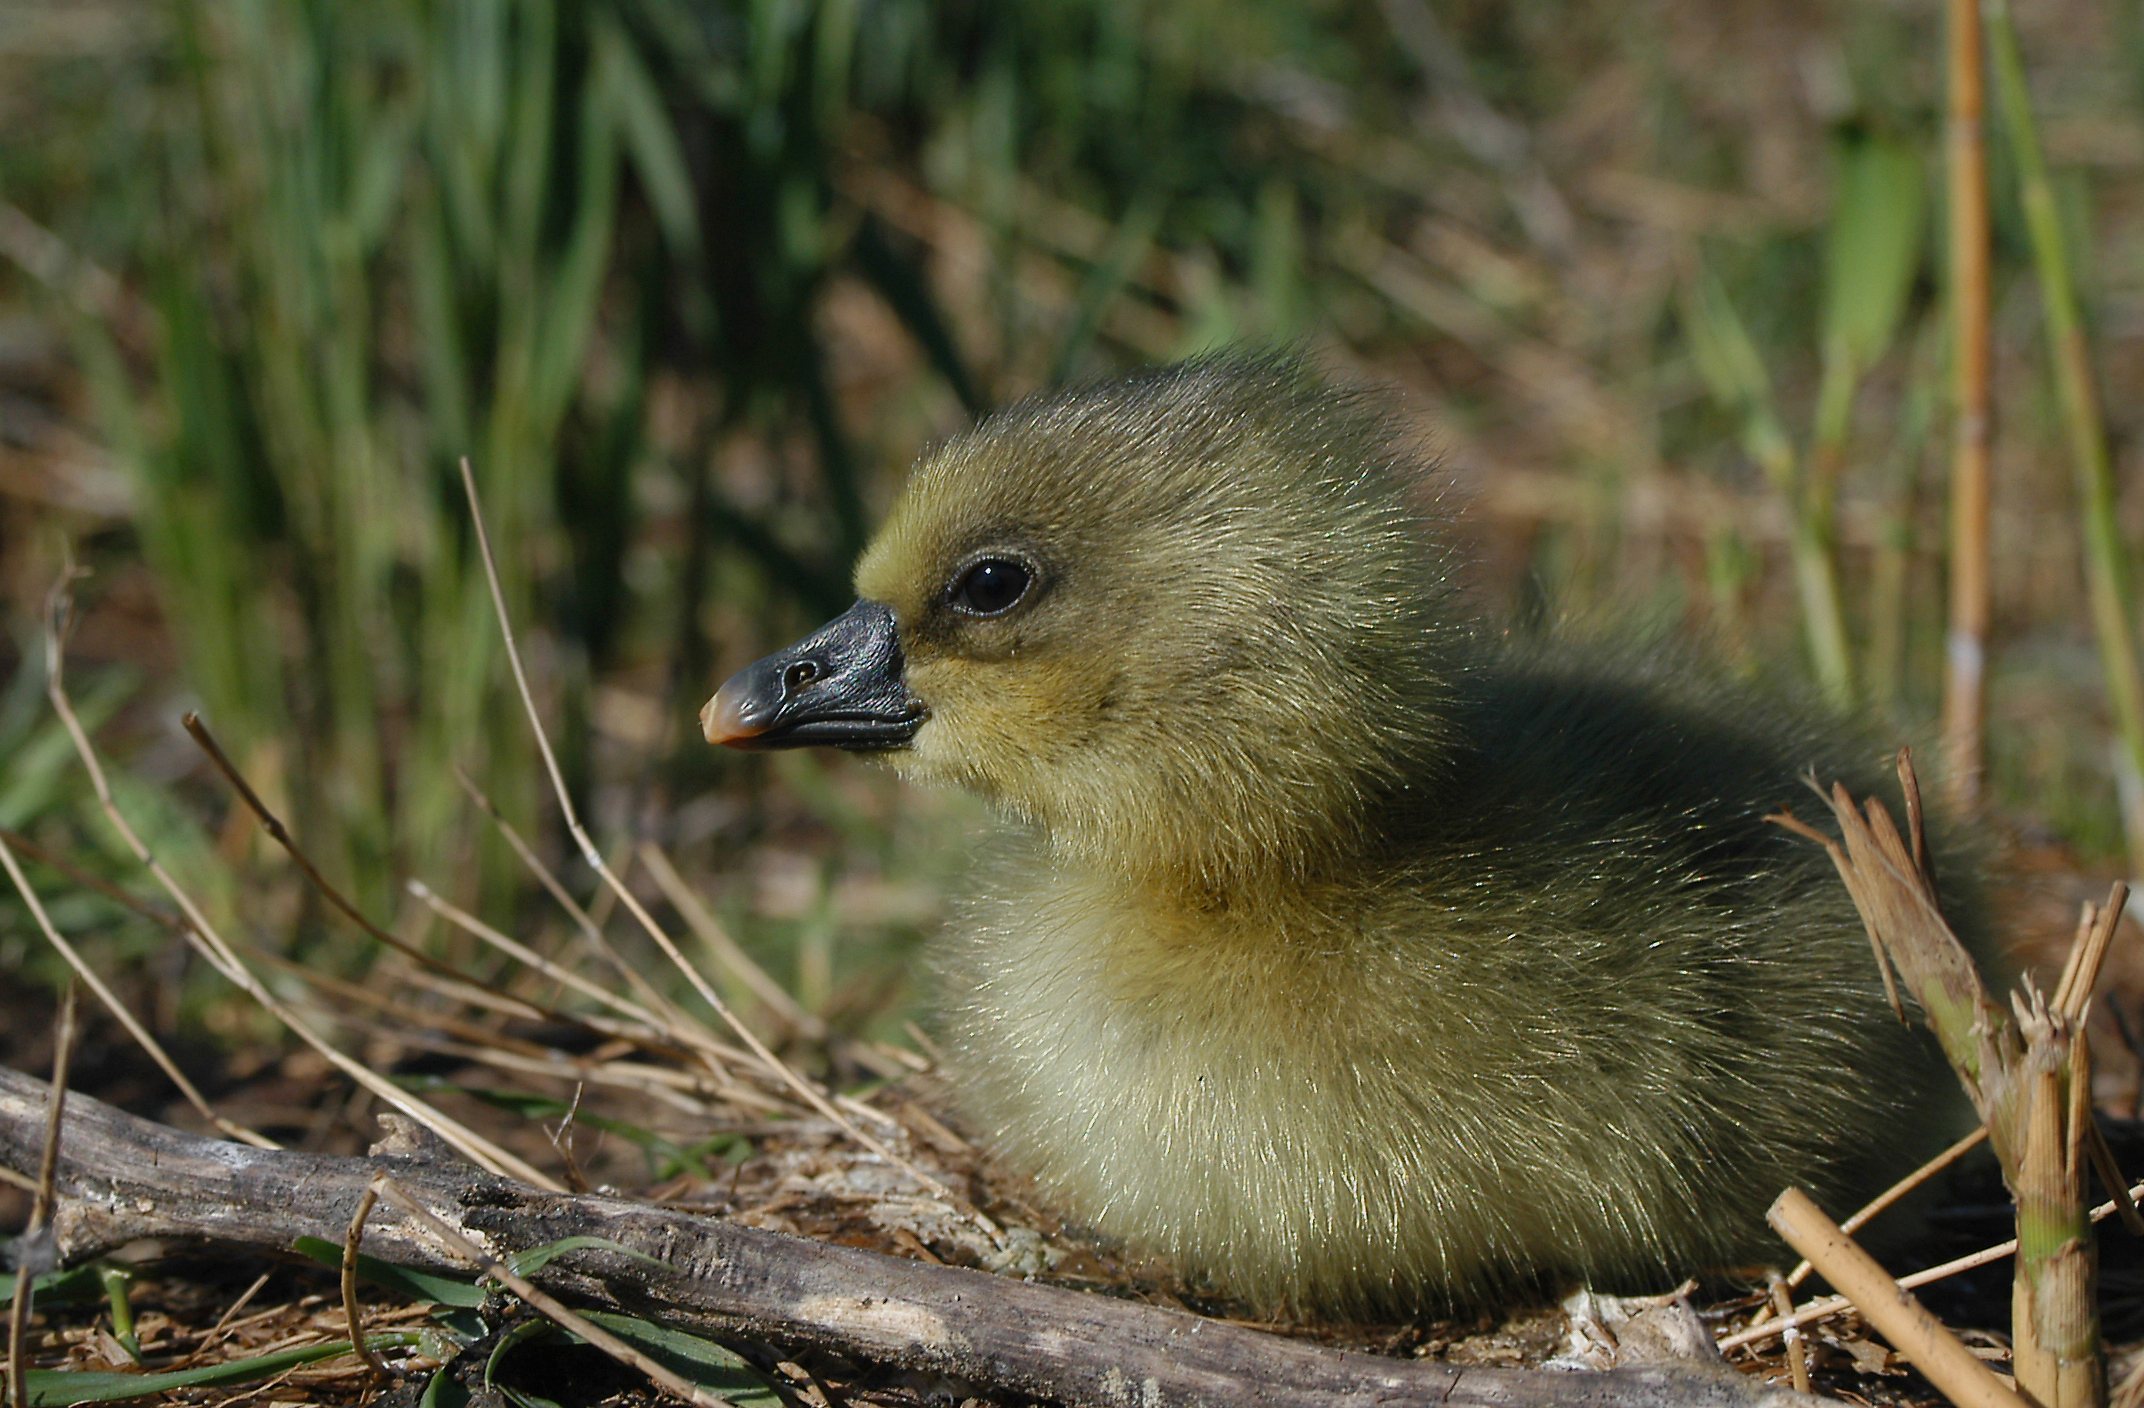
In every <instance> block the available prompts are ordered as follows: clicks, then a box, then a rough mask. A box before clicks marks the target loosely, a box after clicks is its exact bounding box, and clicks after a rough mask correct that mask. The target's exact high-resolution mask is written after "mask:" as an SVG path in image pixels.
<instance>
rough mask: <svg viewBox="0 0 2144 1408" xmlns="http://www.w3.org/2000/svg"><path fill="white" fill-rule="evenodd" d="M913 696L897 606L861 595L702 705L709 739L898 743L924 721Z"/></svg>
mask: <svg viewBox="0 0 2144 1408" xmlns="http://www.w3.org/2000/svg"><path fill="white" fill-rule="evenodd" d="M924 714H925V710H924V708H923V706H922V705H921V704H919V703H917V702H916V701H915V700H913V699H911V698H909V697H908V682H907V680H906V678H905V677H904V676H903V674H902V670H901V636H900V632H899V630H898V629H897V628H896V626H895V623H894V617H893V608H892V607H890V606H886V605H883V604H881V603H879V602H876V601H859V602H857V603H856V604H855V605H854V606H852V607H850V608H849V609H848V610H847V611H845V612H843V613H842V614H841V615H840V616H838V617H836V618H835V619H834V620H832V621H829V622H828V623H827V624H826V625H824V626H821V627H820V628H819V629H818V630H817V631H815V632H814V633H812V634H811V635H809V636H806V637H805V638H804V639H803V640H800V641H798V642H797V643H796V644H795V645H792V646H790V647H789V648H788V649H787V650H778V651H776V652H775V653H774V654H772V655H769V656H768V657H767V658H766V659H764V660H761V661H758V662H756V663H754V664H751V665H747V666H745V667H744V668H743V669H741V670H739V671H738V672H737V673H736V674H734V675H731V676H730V677H729V679H728V680H727V681H726V682H725V683H724V684H723V686H722V688H721V689H720V690H718V691H716V693H715V697H714V698H712V699H710V700H708V701H707V707H706V708H704V709H702V710H701V711H700V730H701V732H703V733H705V734H706V735H707V741H708V742H709V743H726V744H728V745H729V746H730V747H732V748H802V747H804V746H806V745H808V744H814V743H819V744H827V745H830V746H832V747H835V748H850V749H857V750H862V751H869V750H873V749H880V748H898V747H900V746H901V745H903V744H905V743H907V742H908V740H909V739H911V738H913V737H915V736H916V730H917V729H918V728H921V727H922V726H923V719H924Z"/></svg>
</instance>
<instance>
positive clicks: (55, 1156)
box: [7, 978, 76, 1408]
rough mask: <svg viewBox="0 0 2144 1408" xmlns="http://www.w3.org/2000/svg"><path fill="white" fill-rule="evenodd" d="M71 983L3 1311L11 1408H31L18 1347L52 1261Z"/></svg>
mask: <svg viewBox="0 0 2144 1408" xmlns="http://www.w3.org/2000/svg"><path fill="white" fill-rule="evenodd" d="M75 993H76V988H75V982H74V979H72V978H69V979H68V980H67V989H66V991H65V992H63V993H62V994H61V995H60V1015H59V1020H58V1022H57V1023H56V1025H55V1029H54V1032H53V1037H52V1043H53V1050H52V1084H51V1086H50V1088H49V1090H48V1093H47V1094H46V1097H45V1099H46V1105H45V1148H44V1152H43V1154H42V1155H40V1156H39V1158H38V1161H37V1194H36V1196H35V1197H34V1198H33V1199H32V1200H31V1202H30V1220H29V1222H27V1223H26V1224H24V1226H23V1229H22V1235H21V1236H20V1237H19V1238H17V1239H16V1242H15V1245H16V1248H17V1251H16V1254H15V1298H14V1300H13V1301H11V1302H10V1303H9V1305H8V1316H7V1365H8V1395H9V1397H10V1398H11V1399H12V1400H13V1402H14V1408H30V1361H29V1358H28V1356H27V1354H26V1353H25V1345H24V1343H23V1341H24V1339H25V1337H26V1336H27V1334H28V1332H29V1328H30V1302H31V1300H32V1299H33V1298H34V1294H33V1293H34V1291H35V1288H36V1285H37V1278H38V1277H39V1276H41V1275H43V1274H44V1272H45V1270H46V1269H47V1267H48V1266H49V1265H50V1264H51V1262H52V1261H53V1247H52V1239H51V1236H50V1234H49V1232H48V1230H47V1229H48V1228H49V1227H50V1225H51V1222H52V1208H53V1204H54V1203H55V1202H56V1201H58V1200H57V1198H56V1196H55V1194H54V1185H55V1184H57V1183H58V1181H59V1171H60V1126H61V1125H62V1124H63V1123H64V1122H65V1119H66V1112H67V1066H68V1062H69V1061H70V1060H71V1059H72V1058H73V1055H74V1015H75V1014H74V1004H75Z"/></svg>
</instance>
